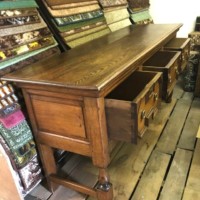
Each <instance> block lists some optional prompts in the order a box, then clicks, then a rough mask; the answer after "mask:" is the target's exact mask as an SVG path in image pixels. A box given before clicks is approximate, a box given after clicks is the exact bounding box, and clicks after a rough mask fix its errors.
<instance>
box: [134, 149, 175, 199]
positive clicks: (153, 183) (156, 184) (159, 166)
mask: <svg viewBox="0 0 200 200" xmlns="http://www.w3.org/2000/svg"><path fill="white" fill-rule="evenodd" d="M170 158H171V156H170V155H168V154H164V153H160V152H158V151H154V152H153V153H152V155H151V157H150V159H149V161H148V164H147V166H146V168H145V170H144V173H143V174H142V177H141V179H140V181H139V184H138V186H137V188H136V190H135V192H134V195H133V197H132V198H131V200H138V199H148V200H155V199H157V197H158V195H159V191H160V188H161V186H162V182H163V180H164V176H165V173H166V171H167V167H168V165H169V162H170Z"/></svg>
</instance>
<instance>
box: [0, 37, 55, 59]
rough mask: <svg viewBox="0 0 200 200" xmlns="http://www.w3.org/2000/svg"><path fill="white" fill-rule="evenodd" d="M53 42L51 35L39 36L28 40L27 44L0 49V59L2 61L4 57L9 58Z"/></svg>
mask: <svg viewBox="0 0 200 200" xmlns="http://www.w3.org/2000/svg"><path fill="white" fill-rule="evenodd" d="M53 43H54V39H53V37H52V36H49V37H44V38H41V39H39V40H37V41H34V42H30V43H28V44H25V45H22V46H19V47H16V48H13V49H8V50H2V51H0V61H4V60H6V59H10V58H12V57H15V56H18V55H21V54H24V53H27V52H30V51H34V50H37V49H40V48H44V47H45V46H48V45H51V44H53Z"/></svg>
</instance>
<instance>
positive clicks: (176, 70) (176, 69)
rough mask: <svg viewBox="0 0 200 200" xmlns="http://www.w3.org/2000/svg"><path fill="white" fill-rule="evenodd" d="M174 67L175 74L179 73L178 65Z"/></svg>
mask: <svg viewBox="0 0 200 200" xmlns="http://www.w3.org/2000/svg"><path fill="white" fill-rule="evenodd" d="M174 69H175V72H176V74H177V75H179V71H178V67H177V66H176V67H175V68H174Z"/></svg>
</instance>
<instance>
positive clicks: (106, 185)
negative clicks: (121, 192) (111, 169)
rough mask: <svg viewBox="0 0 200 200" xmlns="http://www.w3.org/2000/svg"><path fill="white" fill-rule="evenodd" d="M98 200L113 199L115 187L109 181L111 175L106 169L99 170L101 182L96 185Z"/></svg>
mask: <svg viewBox="0 0 200 200" xmlns="http://www.w3.org/2000/svg"><path fill="white" fill-rule="evenodd" d="M96 191H97V199H98V200H112V199H113V188H112V184H111V183H110V182H109V176H108V173H107V171H106V169H100V170H99V182H98V184H97V186H96Z"/></svg>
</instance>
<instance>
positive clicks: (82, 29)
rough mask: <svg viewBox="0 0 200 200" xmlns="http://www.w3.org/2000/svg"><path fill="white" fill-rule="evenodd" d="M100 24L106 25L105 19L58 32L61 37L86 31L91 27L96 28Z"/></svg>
mask: <svg viewBox="0 0 200 200" xmlns="http://www.w3.org/2000/svg"><path fill="white" fill-rule="evenodd" d="M102 25H106V21H101V22H96V23H94V24H89V25H86V26H82V27H80V28H76V29H71V30H70V31H66V32H62V33H60V35H61V36H62V37H66V36H69V35H73V34H76V33H80V32H83V31H86V30H90V29H93V28H96V27H99V26H102Z"/></svg>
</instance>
